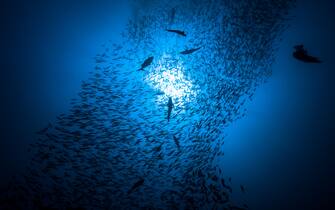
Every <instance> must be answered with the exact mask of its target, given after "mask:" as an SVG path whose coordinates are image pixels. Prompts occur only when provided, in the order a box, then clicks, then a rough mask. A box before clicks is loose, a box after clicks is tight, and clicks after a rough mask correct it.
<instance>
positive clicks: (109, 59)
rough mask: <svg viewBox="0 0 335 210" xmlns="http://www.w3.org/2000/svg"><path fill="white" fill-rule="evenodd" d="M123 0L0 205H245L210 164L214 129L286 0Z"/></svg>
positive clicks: (269, 39) (233, 112)
mask: <svg viewBox="0 0 335 210" xmlns="http://www.w3.org/2000/svg"><path fill="white" fill-rule="evenodd" d="M132 6H133V8H134V15H133V17H132V18H131V19H130V20H129V23H128V25H127V29H126V30H125V31H124V32H123V43H118V44H113V43H111V42H110V41H108V42H106V43H105V44H104V45H103V46H104V48H105V50H104V51H103V52H101V53H99V54H97V56H96V67H95V69H94V70H93V71H92V72H91V75H90V77H89V79H88V80H87V81H84V82H83V83H82V89H81V91H80V93H79V99H74V100H73V101H72V102H71V104H72V108H71V110H69V112H67V113H64V114H61V115H60V116H58V117H57V121H56V122H52V123H50V124H49V125H48V126H47V127H46V128H44V129H42V130H40V131H39V132H37V134H38V138H37V140H36V141H35V142H34V143H32V144H31V145H30V147H29V149H30V152H31V157H32V158H31V161H30V163H29V165H28V166H27V167H26V170H25V171H24V172H23V173H22V174H18V175H16V176H15V177H13V180H12V182H11V183H9V184H8V188H7V189H6V190H5V191H3V192H1V198H0V209H120V210H122V209H227V210H230V209H247V208H248V206H247V204H240V203H234V201H232V199H231V196H230V195H231V193H232V191H233V189H232V187H231V186H230V185H231V178H229V180H228V176H227V175H226V174H224V168H220V167H218V159H220V158H221V157H222V156H223V149H222V146H223V144H224V136H225V127H227V126H229V124H230V123H231V122H232V121H234V120H237V119H238V118H241V117H243V116H244V115H245V112H246V108H245V105H246V103H247V102H248V101H250V100H251V99H252V97H253V94H254V92H255V90H256V88H257V87H258V86H259V85H261V84H263V83H264V82H266V81H267V79H268V78H269V77H270V76H271V65H272V63H273V61H274V54H275V52H276V50H277V47H278V44H279V43H280V42H279V39H280V36H281V34H282V32H283V31H284V30H285V29H286V27H288V20H289V17H288V14H289V13H288V12H289V10H290V8H291V7H292V6H294V0H276V1H270V0H220V1H219V0H207V1H203V0H183V1H179V0H160V1H144V0H138V1H134V2H133V4H132ZM237 190H238V189H237ZM239 190H241V191H242V192H247V193H248V190H247V188H245V187H244V186H243V185H241V189H239Z"/></svg>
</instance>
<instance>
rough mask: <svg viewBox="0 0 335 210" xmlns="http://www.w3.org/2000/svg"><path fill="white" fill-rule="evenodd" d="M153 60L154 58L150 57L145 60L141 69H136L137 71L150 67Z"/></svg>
mask: <svg viewBox="0 0 335 210" xmlns="http://www.w3.org/2000/svg"><path fill="white" fill-rule="evenodd" d="M153 60H154V56H150V57H149V58H147V59H146V60H145V61H144V62H143V63H142V65H141V68H140V69H138V70H139V71H140V70H142V71H143V70H144V68H146V67H148V66H150V65H151V63H152V61H153Z"/></svg>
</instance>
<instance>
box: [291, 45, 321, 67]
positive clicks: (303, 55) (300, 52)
mask: <svg viewBox="0 0 335 210" xmlns="http://www.w3.org/2000/svg"><path fill="white" fill-rule="evenodd" d="M294 49H295V51H294V52H293V57H295V58H296V59H298V60H300V61H302V62H306V63H321V61H320V60H319V58H317V57H314V56H311V55H308V52H307V50H306V49H304V45H302V44H301V45H296V46H294Z"/></svg>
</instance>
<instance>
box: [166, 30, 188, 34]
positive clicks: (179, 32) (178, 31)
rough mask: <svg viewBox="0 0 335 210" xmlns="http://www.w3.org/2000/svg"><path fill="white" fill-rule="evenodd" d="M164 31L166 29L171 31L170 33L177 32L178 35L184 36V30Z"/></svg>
mask: <svg viewBox="0 0 335 210" xmlns="http://www.w3.org/2000/svg"><path fill="white" fill-rule="evenodd" d="M166 31H168V32H172V33H176V34H179V35H181V36H186V34H185V32H184V31H181V30H174V29H166Z"/></svg>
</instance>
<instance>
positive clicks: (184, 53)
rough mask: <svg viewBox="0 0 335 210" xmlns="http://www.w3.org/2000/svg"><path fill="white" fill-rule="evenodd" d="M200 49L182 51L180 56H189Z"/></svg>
mask: <svg viewBox="0 0 335 210" xmlns="http://www.w3.org/2000/svg"><path fill="white" fill-rule="evenodd" d="M200 48H201V47H198V48H193V49H189V50H184V51H182V52H180V54H183V55H187V54H191V53H194V52H195V51H198V50H199V49H200Z"/></svg>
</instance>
